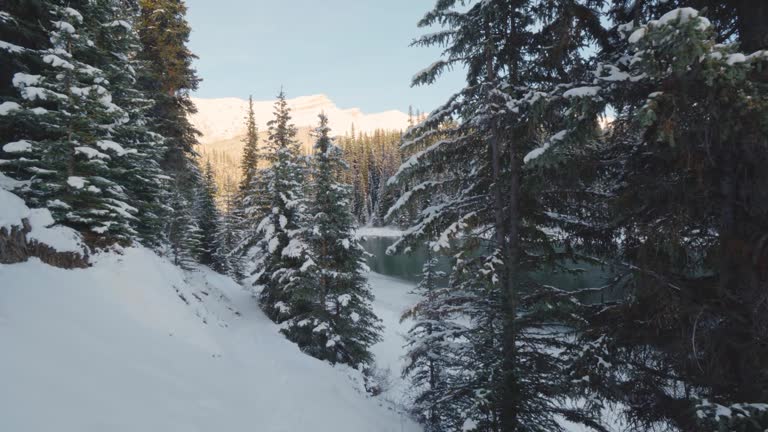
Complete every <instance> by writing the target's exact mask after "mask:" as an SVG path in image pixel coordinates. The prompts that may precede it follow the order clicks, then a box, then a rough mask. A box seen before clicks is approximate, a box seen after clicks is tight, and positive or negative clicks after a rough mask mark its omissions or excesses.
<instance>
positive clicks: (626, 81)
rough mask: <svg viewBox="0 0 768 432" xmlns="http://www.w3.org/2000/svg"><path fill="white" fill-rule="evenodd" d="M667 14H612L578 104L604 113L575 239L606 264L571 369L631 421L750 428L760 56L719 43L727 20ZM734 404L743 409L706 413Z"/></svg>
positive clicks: (760, 218)
mask: <svg viewBox="0 0 768 432" xmlns="http://www.w3.org/2000/svg"><path fill="white" fill-rule="evenodd" d="M676 6H677V5H676V4H667V3H666V2H647V3H645V4H644V5H643V8H635V9H633V13H634V14H635V15H634V18H635V19H636V21H633V22H624V21H621V20H623V19H624V18H626V17H625V16H624V15H623V12H624V11H621V10H618V9H617V11H616V13H617V14H618V17H617V22H618V23H619V25H618V26H617V30H618V31H617V33H618V34H619V35H620V36H621V37H622V38H621V40H619V41H618V43H617V44H616V45H615V46H614V49H613V50H611V51H609V52H606V53H605V55H604V58H606V59H608V60H609V61H606V62H605V63H604V64H601V65H599V67H598V68H597V71H596V74H595V76H596V77H597V79H596V80H595V82H594V83H593V86H594V87H593V90H592V91H591V92H590V93H589V95H585V96H584V97H582V98H580V99H582V100H580V101H578V104H579V105H582V106H584V105H585V103H589V104H591V105H594V106H596V108H594V109H593V110H591V113H590V112H588V111H587V112H584V114H586V117H588V118H592V119H594V118H595V117H597V115H599V114H600V113H601V112H604V107H605V106H606V105H607V104H610V105H611V106H613V107H615V109H616V119H615V120H614V121H613V122H612V123H611V124H610V125H609V127H608V133H607V134H606V136H605V139H604V141H603V143H602V145H601V146H598V147H596V148H593V149H592V151H591V152H589V153H587V157H586V158H585V161H586V162H585V164H589V165H591V166H592V167H595V168H596V169H595V170H594V174H593V175H591V176H585V177H584V178H585V179H586V181H587V185H588V187H590V188H591V189H593V190H601V191H603V193H604V196H603V198H602V201H603V202H604V205H603V206H602V207H604V210H603V214H602V215H600V214H595V212H594V211H593V210H589V211H584V212H585V214H591V215H592V216H593V217H594V216H599V218H598V217H594V219H595V221H596V222H598V223H596V224H595V226H597V227H599V229H595V230H591V231H592V232H591V233H589V234H590V235H587V236H585V237H586V240H585V242H587V243H588V244H589V243H592V244H593V246H592V250H593V251H594V252H595V254H596V255H598V257H599V258H600V259H601V260H604V262H606V263H611V264H613V265H614V266H615V269H616V275H615V277H614V279H613V280H612V281H611V283H610V284H609V286H610V287H611V288H612V289H613V290H614V293H617V294H618V295H617V294H614V296H617V297H618V300H617V301H616V302H615V303H612V304H608V305H597V306H595V307H594V310H593V311H592V312H593V313H592V315H590V316H588V318H589V321H590V324H591V325H590V326H589V327H588V328H587V330H586V332H585V333H584V335H585V337H584V339H585V340H584V341H583V345H584V346H585V349H584V350H583V352H582V356H581V357H580V361H581V362H582V363H581V366H582V368H581V369H577V372H576V374H577V375H588V376H589V379H590V380H594V381H592V384H591V386H592V390H594V391H595V392H596V393H597V394H599V395H600V397H603V398H605V399H607V400H609V401H611V402H618V403H619V404H621V406H623V407H625V410H624V413H625V414H626V416H627V419H628V421H629V422H630V424H632V425H634V426H635V427H637V428H650V427H654V426H662V427H666V426H669V427H674V428H676V429H678V430H685V431H688V430H690V431H693V430H702V428H711V429H713V430H714V429H715V428H716V427H719V428H721V429H720V430H750V429H749V428H754V429H753V430H760V429H761V428H764V427H765V426H764V425H765V421H764V419H765V414H764V412H761V411H760V410H752V409H747V408H748V407H749V406H750V405H749V403H751V402H759V401H764V400H766V398H768V394H766V391H765V389H766V388H768V383H766V379H767V378H766V377H768V370H767V369H766V366H765V365H766V364H768V357H767V355H768V352H766V350H765V349H764V348H765V347H764V344H762V345H761V342H760V341H761V339H762V338H763V336H762V335H765V334H768V326H767V325H766V320H765V319H764V318H763V317H765V316H766V309H765V304H764V303H761V301H760V300H758V299H760V298H762V296H763V294H760V293H764V292H765V283H764V282H759V281H760V280H761V279H760V277H759V276H757V275H758V274H760V272H761V271H762V270H760V266H759V265H757V263H758V262H761V261H764V260H765V259H764V257H765V252H764V250H761V247H760V246H758V245H757V243H755V240H754V239H755V235H756V233H758V232H764V231H765V230H766V226H765V221H766V209H765V206H763V205H761V204H757V203H759V202H764V193H763V192H759V191H761V190H765V187H766V185H768V182H767V181H766V180H767V178H766V176H765V174H764V169H762V168H761V167H763V166H765V164H766V155H768V152H767V150H768V143H767V142H766V130H768V129H767V128H766V121H765V119H766V118H768V115H767V111H766V109H767V107H768V106H766V104H765V103H764V102H765V101H766V87H765V82H764V81H761V79H760V78H759V77H760V71H761V70H763V68H764V65H765V57H764V56H763V55H762V54H761V52H758V53H755V54H754V55H746V54H741V53H739V52H738V46H737V45H736V44H733V43H718V42H724V41H727V39H728V38H729V37H728V36H725V35H726V34H730V32H729V31H724V30H723V28H727V27H728V26H731V25H732V22H731V21H730V20H718V18H719V17H722V15H718V14H721V13H723V11H722V10H718V9H715V16H714V17H713V18H715V21H714V22H712V21H710V20H709V19H707V18H704V17H702V16H701V15H700V13H699V12H698V11H696V10H694V9H691V8H679V9H676V8H675V7H676ZM731 12H733V11H731ZM649 15H650V16H649ZM723 15H725V16H729V15H730V14H724V13H723ZM659 16H660V17H659ZM651 17H654V18H655V17H659V18H657V19H655V20H652V21H651V20H650V18H651ZM641 20H643V21H644V20H649V22H648V23H647V24H644V25H641V22H642V21H641ZM585 99H586V100H585ZM758 101H759V102H758ZM584 207H590V208H594V203H590V204H586V203H584ZM569 231H570V232H572V233H574V234H571V235H572V236H573V237H574V238H577V235H578V234H576V233H578V232H579V231H581V235H582V236H583V233H584V231H583V230H577V229H574V228H573V227H571V228H570V229H569ZM599 359H602V360H603V361H604V362H606V363H610V364H611V365H612V367H611V368H610V369H609V370H604V369H601V368H599V367H596V366H595V365H597V364H603V363H601V362H599V361H598V360H599ZM672 386H673V387H672ZM629 389H631V392H632V393H631V395H632V396H631V400H627V399H626V398H624V397H623V396H622V392H623V391H624V390H629ZM677 389H679V390H677ZM739 403H740V404H743V405H742V406H741V408H742V409H744V410H745V411H744V412H743V413H741V416H735V417H734V418H733V419H731V418H730V417H728V416H723V418H721V419H718V418H717V415H716V414H714V413H715V411H716V410H715V409H714V408H715V407H716V406H717V405H721V406H723V407H729V406H735V405H734V404H739ZM697 407H698V408H697ZM697 410H698V411H700V412H701V414H699V415H696V411H697ZM747 411H749V412H751V413H752V415H753V416H754V417H753V418H750V416H748V415H744V414H745V413H746V412H747ZM737 418H738V419H737ZM761 419H762V420H761ZM761 421H762V426H758V425H760V424H761ZM738 423H741V424H738ZM740 428H745V429H740Z"/></svg>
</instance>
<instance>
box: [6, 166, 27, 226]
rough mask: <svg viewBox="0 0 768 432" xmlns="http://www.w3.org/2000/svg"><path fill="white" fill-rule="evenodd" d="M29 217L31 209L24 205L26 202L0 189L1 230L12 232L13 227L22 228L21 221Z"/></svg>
mask: <svg viewBox="0 0 768 432" xmlns="http://www.w3.org/2000/svg"><path fill="white" fill-rule="evenodd" d="M5 178H7V177H5ZM28 216H29V207H27V206H26V205H25V204H24V200H22V199H21V198H19V197H17V196H16V195H14V194H12V193H10V192H8V191H7V190H5V189H2V188H0V229H2V228H5V229H7V230H10V229H11V227H13V226H21V224H22V222H21V220H22V219H24V218H26V217H28Z"/></svg>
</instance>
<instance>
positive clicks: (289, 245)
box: [219, 92, 381, 368]
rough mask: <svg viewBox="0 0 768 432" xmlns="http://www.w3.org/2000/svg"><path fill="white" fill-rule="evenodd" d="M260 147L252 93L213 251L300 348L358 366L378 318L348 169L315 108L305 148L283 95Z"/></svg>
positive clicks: (367, 356)
mask: <svg viewBox="0 0 768 432" xmlns="http://www.w3.org/2000/svg"><path fill="white" fill-rule="evenodd" d="M267 126H268V135H267V136H268V138H267V142H266V145H265V146H264V147H263V148H260V146H259V131H258V128H257V126H256V119H255V116H254V112H253V101H252V100H251V101H250V108H249V111H248V114H247V117H246V136H245V138H244V144H245V147H244V150H243V157H242V173H241V174H242V176H241V183H240V185H239V188H238V190H237V192H236V193H235V194H233V195H232V196H231V198H230V199H228V200H227V201H228V204H227V212H226V213H225V214H224V223H223V224H222V225H221V228H222V231H221V232H220V235H219V237H220V238H221V239H223V241H222V246H223V248H222V252H221V253H220V256H222V257H225V260H224V261H225V263H226V264H225V265H224V267H225V268H226V270H227V271H228V272H229V273H230V274H232V275H233V276H234V277H237V278H240V279H243V280H245V281H247V282H248V283H251V284H253V285H255V286H256V287H257V288H258V291H259V299H260V302H261V305H262V308H263V309H264V311H265V313H266V314H267V316H269V317H270V318H271V319H272V320H274V321H275V322H277V323H279V324H281V326H282V332H283V333H284V334H285V335H286V336H287V337H288V339H290V340H292V341H294V342H296V343H297V344H298V346H299V347H300V348H301V349H302V350H303V351H304V352H306V353H308V354H309V355H312V356H314V357H316V358H319V359H322V360H327V361H329V362H331V363H345V364H349V365H351V366H353V367H362V368H365V367H367V366H368V365H370V363H371V360H372V356H371V353H370V351H369V348H370V346H371V345H373V344H374V343H376V342H377V341H378V340H379V339H380V336H379V332H380V327H381V326H380V324H379V320H378V318H377V317H376V316H375V315H374V314H373V312H372V309H371V301H372V300H373V296H372V294H371V291H370V287H369V286H368V282H367V279H366V276H365V272H366V271H367V267H366V265H365V251H364V250H363V248H362V246H361V245H360V242H359V239H358V238H357V236H356V233H355V230H356V221H355V217H354V215H353V213H352V212H351V200H352V196H353V195H352V187H351V186H350V185H349V184H347V183H346V181H345V179H347V178H349V174H348V171H349V167H348V165H347V164H346V162H345V161H344V159H343V154H342V150H341V148H340V147H339V146H337V145H335V144H334V142H333V139H332V138H331V135H330V128H329V127H328V119H327V118H326V117H325V115H324V114H321V115H320V121H319V126H318V128H317V129H316V130H315V133H314V137H315V139H316V143H315V145H314V151H313V155H312V156H304V155H303V154H302V152H301V146H300V144H299V141H298V140H297V138H296V135H297V128H296V127H295V126H294V125H293V124H292V123H291V114H290V109H289V108H288V104H287V103H286V100H285V94H284V93H282V92H281V93H280V94H279V95H278V99H277V102H276V103H275V111H274V118H273V119H272V120H271V121H269V122H268V123H267Z"/></svg>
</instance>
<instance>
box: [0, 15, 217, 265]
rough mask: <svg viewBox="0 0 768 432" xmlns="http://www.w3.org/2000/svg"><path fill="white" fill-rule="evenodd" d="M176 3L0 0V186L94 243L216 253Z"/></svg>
mask: <svg viewBox="0 0 768 432" xmlns="http://www.w3.org/2000/svg"><path fill="white" fill-rule="evenodd" d="M185 12H186V8H185V6H184V2H183V1H180V0H83V1H76V0H74V1H73V0H67V1H56V0H47V1H43V0H9V1H7V2H3V5H2V11H0V98H2V100H1V101H0V175H1V176H2V177H0V179H2V180H3V181H2V184H1V186H2V187H4V188H6V189H9V190H12V191H13V192H14V193H16V194H17V195H19V196H21V197H23V198H24V200H25V201H26V203H27V204H28V205H29V206H30V207H36V208H46V209H49V210H50V211H51V213H52V215H53V217H54V219H55V222H56V223H57V224H61V225H65V226H69V227H71V228H74V229H76V230H77V231H79V232H80V233H81V234H82V236H83V238H84V240H86V242H87V243H88V245H89V246H91V247H92V248H94V249H96V248H103V247H109V246H111V245H114V244H122V245H128V244H131V243H134V242H139V243H142V244H145V245H147V246H150V247H154V248H155V249H157V250H158V251H166V252H168V253H169V254H171V255H172V256H173V258H174V260H175V261H176V262H177V263H179V264H182V265H188V264H189V265H191V264H192V263H194V262H203V263H207V264H213V262H214V257H213V251H214V250H215V249H216V248H215V247H214V245H215V224H214V223H213V222H215V221H216V220H218V210H217V209H216V207H215V206H214V205H213V199H214V194H215V191H214V190H213V188H212V185H211V183H210V179H209V178H207V177H206V176H205V175H204V173H203V172H202V170H201V168H200V167H199V166H198V164H197V163H196V162H195V150H194V145H195V144H196V142H197V140H196V135H197V132H196V131H195V130H194V128H193V127H192V126H191V125H190V123H189V121H188V120H187V115H188V114H189V113H190V112H192V111H193V110H194V106H193V105H192V103H191V101H190V99H189V92H190V91H191V90H194V89H195V88H196V87H197V84H198V81H199V80H198V78H197V77H196V75H195V71H194V69H192V67H191V62H192V60H193V59H194V55H193V54H191V53H190V52H189V50H188V49H187V47H186V43H187V40H188V37H189V33H190V29H189V26H188V25H187V23H186V21H185V17H184V15H185Z"/></svg>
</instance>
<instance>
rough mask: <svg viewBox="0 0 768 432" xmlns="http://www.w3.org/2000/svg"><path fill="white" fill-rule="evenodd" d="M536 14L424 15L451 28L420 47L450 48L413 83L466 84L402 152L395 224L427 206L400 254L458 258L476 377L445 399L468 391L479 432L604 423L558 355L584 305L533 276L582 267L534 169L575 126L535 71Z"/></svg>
mask: <svg viewBox="0 0 768 432" xmlns="http://www.w3.org/2000/svg"><path fill="white" fill-rule="evenodd" d="M536 6H538V3H537V2H535V1H522V2H520V1H518V2H510V1H502V0H498V1H494V0H490V1H483V2H471V4H470V5H466V4H464V3H460V2H455V1H439V2H437V4H436V6H435V7H434V8H433V9H432V10H431V11H430V12H428V13H427V14H426V15H425V17H424V19H423V20H422V21H421V23H420V25H422V26H431V25H435V24H438V25H443V26H444V27H446V28H445V29H444V30H442V31H438V32H435V33H431V34H429V35H426V36H423V37H421V38H419V39H417V40H416V41H415V42H414V44H415V45H425V46H430V45H436V44H440V45H442V46H445V47H446V48H445V51H444V58H443V59H441V60H439V61H438V62H436V63H434V64H433V65H431V66H430V67H428V68H427V69H425V70H423V71H422V72H420V73H418V74H417V75H416V76H415V77H414V84H416V85H418V84H431V83H432V82H434V81H435V80H436V79H437V77H438V76H439V75H440V74H441V73H442V72H443V71H445V70H447V69H450V68H452V67H455V66H457V65H462V66H466V69H467V86H466V87H465V88H464V89H462V90H461V91H460V92H459V93H457V94H455V95H453V96H451V97H450V98H449V100H448V102H446V103H445V104H444V105H442V106H441V107H439V108H438V109H436V110H435V111H433V112H432V114H430V115H429V116H428V117H427V118H426V119H425V120H423V121H422V122H420V123H419V124H417V125H416V126H414V127H412V128H411V129H410V130H409V131H408V132H407V133H406V136H405V138H404V143H403V146H402V151H403V153H410V154H412V156H411V157H410V158H409V159H408V160H407V161H406V162H405V163H404V164H403V165H402V166H401V167H400V169H399V170H398V172H397V173H396V174H395V176H394V177H393V178H392V179H391V180H390V182H391V183H393V184H394V185H397V186H399V187H400V188H401V190H404V191H406V192H404V193H403V195H401V197H400V199H399V200H398V201H397V202H396V203H395V205H394V206H393V207H392V208H391V209H390V211H389V214H388V216H389V218H393V217H395V216H397V214H398V213H399V212H402V211H405V210H406V209H407V207H408V206H409V205H410V204H412V203H414V202H416V201H415V200H422V201H421V203H422V208H421V212H420V213H419V215H418V217H417V218H416V219H415V221H414V222H413V223H412V226H411V227H410V228H409V229H408V230H407V232H406V235H405V236H404V237H403V238H402V239H401V240H400V241H399V242H398V243H397V244H396V245H395V246H394V247H393V248H392V251H393V252H395V251H403V250H408V248H410V247H414V246H419V245H422V244H424V243H425V242H426V243H427V244H428V247H430V248H432V249H433V251H435V252H440V251H443V252H444V253H445V252H448V251H451V252H452V253H451V255H453V256H454V258H455V259H456V264H455V265H454V268H453V270H452V274H451V278H450V280H451V283H450V286H449V288H450V290H451V292H453V293H454V295H456V296H458V298H459V299H460V301H458V302H456V303H454V309H453V311H454V312H455V313H456V314H458V315H462V316H463V317H464V319H465V321H466V322H468V323H469V324H468V325H467V329H466V332H465V334H464V338H465V339H466V340H467V344H465V345H461V346H459V345H457V346H456V348H457V350H467V351H465V352H463V353H462V355H464V358H471V359H473V361H474V365H469V364H466V365H464V368H465V369H464V370H465V372H466V374H463V375H458V378H457V381H456V382H455V383H454V384H453V387H451V388H450V389H447V390H446V392H448V393H449V394H462V393H461V392H462V391H463V392H464V393H463V397H464V398H465V399H464V400H459V399H457V401H456V402H455V403H456V404H461V406H462V409H461V416H462V417H463V419H464V420H465V424H464V425H462V426H463V427H464V428H465V429H469V430H477V431H505V432H506V431H513V430H514V431H520V430H560V428H561V426H560V425H559V423H558V421H557V418H558V417H559V416H564V417H566V418H568V419H570V420H572V421H574V422H581V423H592V424H594V419H593V416H594V414H595V408H596V407H595V406H594V405H591V404H589V401H587V402H588V403H587V404H583V405H578V404H577V405H576V406H565V405H564V404H562V403H561V402H562V400H563V399H565V398H567V397H568V396H569V395H570V394H571V391H572V384H571V382H570V381H568V380H567V379H566V378H565V376H564V375H565V374H563V373H561V371H562V370H563V367H565V365H564V364H563V360H564V358H563V357H561V356H559V355H558V354H557V353H560V352H562V351H563V350H564V349H565V348H567V347H568V345H569V344H568V341H569V339H568V338H567V337H566V335H564V334H562V332H561V330H562V329H564V328H568V327H565V326H562V325H563V324H565V323H568V324H570V322H569V321H571V320H573V318H572V317H570V316H569V314H567V313H561V312H562V311H568V310H570V309H571V308H572V307H575V306H574V305H571V304H570V303H572V302H571V300H570V298H569V296H567V295H563V293H562V292H559V290H557V289H555V288H553V287H549V286H547V285H545V284H542V283H541V282H540V281H539V280H537V279H536V278H535V277H533V276H534V274H535V273H536V272H537V271H542V270H546V271H552V272H559V271H565V270H566V268H565V266H564V265H562V263H563V261H564V260H567V259H569V258H571V257H572V256H573V255H572V250H571V249H569V248H568V247H567V245H565V244H563V243H562V241H561V238H559V237H557V236H554V235H552V234H553V233H556V232H558V231H557V230H553V229H550V227H557V226H558V224H559V222H560V221H558V218H557V217H556V216H557V215H554V214H552V213H551V212H548V211H547V210H548V207H549V202H548V200H549V199H550V198H549V195H545V194H543V193H542V189H543V188H545V187H546V186H547V182H546V175H547V173H546V172H545V171H536V170H527V169H525V167H524V162H525V161H526V160H530V159H532V157H533V155H535V154H536V153H537V152H539V151H541V150H537V147H539V146H541V147H546V146H547V145H548V143H550V142H551V141H557V140H559V139H561V138H563V135H564V132H563V133H554V132H555V131H552V130H551V128H550V127H551V124H550V123H551V122H552V120H551V118H555V119H557V118H558V117H562V116H563V110H561V109H560V107H561V105H558V104H557V103H555V101H562V97H561V96H558V95H559V94H560V93H562V90H560V89H559V88H555V89H554V90H553V89H551V88H549V84H550V83H548V82H547V81H546V80H544V79H542V78H541V76H542V75H543V74H541V71H540V70H534V69H537V67H538V63H536V64H535V65H534V66H530V64H529V63H526V62H525V60H526V59H528V58H530V57H531V56H533V55H534V54H536V53H537V50H536V48H537V45H535V41H536V39H535V38H533V36H532V35H533V31H534V30H535V27H536V25H540V24H541V22H538V23H537V22H536V21H535V20H534V18H535V17H536V16H537V12H536V11H537V10H536ZM581 12H590V13H593V12H592V11H591V10H590V9H586V10H582V11H581ZM577 28H578V27H577ZM568 53H571V51H568ZM545 76H549V75H545ZM534 150H536V152H534ZM531 152H534V153H533V154H532V153H531ZM526 156H527V157H526ZM478 276H480V277H478ZM547 304H548V305H549V307H547V306H546V305H547ZM555 305H557V307H555ZM556 323H559V325H558V324H556ZM459 378H460V379H459Z"/></svg>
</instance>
